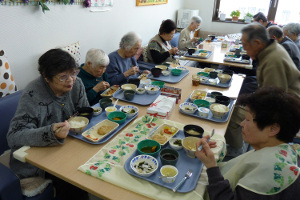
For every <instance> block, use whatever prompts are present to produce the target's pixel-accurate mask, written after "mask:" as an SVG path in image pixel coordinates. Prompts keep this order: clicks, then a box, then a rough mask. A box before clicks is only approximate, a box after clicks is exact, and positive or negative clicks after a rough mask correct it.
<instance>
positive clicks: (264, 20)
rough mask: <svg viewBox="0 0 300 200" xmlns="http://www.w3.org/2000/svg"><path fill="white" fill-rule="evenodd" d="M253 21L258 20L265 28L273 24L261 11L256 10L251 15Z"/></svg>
mask: <svg viewBox="0 0 300 200" xmlns="http://www.w3.org/2000/svg"><path fill="white" fill-rule="evenodd" d="M253 22H258V23H260V24H261V25H263V26H264V27H265V28H269V27H270V26H273V25H275V24H273V23H272V22H269V21H268V19H267V17H266V16H265V15H264V13H262V12H258V13H257V14H255V15H254V16H253Z"/></svg>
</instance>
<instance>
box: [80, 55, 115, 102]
mask: <svg viewBox="0 0 300 200" xmlns="http://www.w3.org/2000/svg"><path fill="white" fill-rule="evenodd" d="M108 64H109V58H108V56H107V54H106V53H105V52H104V51H102V50H101V49H90V50H88V52H87V53H86V57H85V63H84V64H82V65H81V68H80V72H79V74H78V77H80V78H81V80H82V82H83V84H84V87H85V91H86V94H87V98H88V100H89V103H90V105H94V104H96V103H98V102H99V100H100V98H101V96H100V94H101V93H102V92H103V91H104V90H105V89H107V88H109V87H110V82H109V79H108V76H107V74H106V72H105V71H106V67H107V65H108Z"/></svg>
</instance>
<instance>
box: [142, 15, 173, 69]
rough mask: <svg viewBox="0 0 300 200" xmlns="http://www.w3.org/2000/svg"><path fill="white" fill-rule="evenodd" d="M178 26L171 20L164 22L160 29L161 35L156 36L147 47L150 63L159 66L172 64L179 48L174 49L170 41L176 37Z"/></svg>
mask: <svg viewBox="0 0 300 200" xmlns="http://www.w3.org/2000/svg"><path fill="white" fill-rule="evenodd" d="M175 31H176V24H175V23H174V22H173V21H172V20H170V19H167V20H164V21H163V22H162V24H161V25H160V28H159V33H158V34H157V35H156V36H154V37H153V38H152V39H151V40H150V42H149V44H148V47H147V58H148V62H151V63H155V64H159V63H162V62H172V58H173V56H174V55H175V54H176V53H177V52H178V48H177V47H172V46H171V44H170V41H171V40H172V38H173V36H174V35H175Z"/></svg>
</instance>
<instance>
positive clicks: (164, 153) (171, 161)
mask: <svg viewBox="0 0 300 200" xmlns="http://www.w3.org/2000/svg"><path fill="white" fill-rule="evenodd" d="M159 158H160V162H161V164H162V165H173V166H175V165H176V163H177V161H178V159H179V153H178V151H176V150H174V149H170V148H164V149H162V150H161V151H160V152H159Z"/></svg>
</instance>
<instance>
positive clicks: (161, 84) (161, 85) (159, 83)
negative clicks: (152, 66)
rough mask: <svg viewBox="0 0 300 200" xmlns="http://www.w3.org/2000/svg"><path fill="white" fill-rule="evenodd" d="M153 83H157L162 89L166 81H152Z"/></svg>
mask: <svg viewBox="0 0 300 200" xmlns="http://www.w3.org/2000/svg"><path fill="white" fill-rule="evenodd" d="M151 84H152V85H157V86H158V87H160V89H161V88H163V87H164V85H165V82H163V81H152V83H151Z"/></svg>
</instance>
